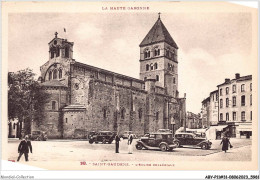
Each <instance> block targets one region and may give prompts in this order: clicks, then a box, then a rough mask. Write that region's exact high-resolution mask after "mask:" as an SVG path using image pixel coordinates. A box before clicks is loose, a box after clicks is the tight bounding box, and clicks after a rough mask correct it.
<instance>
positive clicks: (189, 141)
mask: <svg viewBox="0 0 260 180" xmlns="http://www.w3.org/2000/svg"><path fill="white" fill-rule="evenodd" d="M174 139H175V141H176V142H177V145H178V147H181V146H198V147H201V148H202V149H210V148H211V144H212V143H211V142H210V141H209V140H207V139H206V138H203V137H198V136H196V134H194V133H185V132H180V133H176V134H175V135H174Z"/></svg>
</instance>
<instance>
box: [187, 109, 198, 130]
mask: <svg viewBox="0 0 260 180" xmlns="http://www.w3.org/2000/svg"><path fill="white" fill-rule="evenodd" d="M186 128H188V129H200V128H202V118H201V117H200V114H195V113H192V112H187V119H186Z"/></svg>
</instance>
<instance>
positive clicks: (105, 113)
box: [103, 108, 107, 119]
mask: <svg viewBox="0 0 260 180" xmlns="http://www.w3.org/2000/svg"><path fill="white" fill-rule="evenodd" d="M103 118H104V119H106V118H107V109H106V108H103Z"/></svg>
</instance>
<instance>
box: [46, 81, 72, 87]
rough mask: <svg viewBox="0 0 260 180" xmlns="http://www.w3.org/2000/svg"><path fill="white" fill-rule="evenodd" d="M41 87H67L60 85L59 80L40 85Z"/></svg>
mask: <svg viewBox="0 0 260 180" xmlns="http://www.w3.org/2000/svg"><path fill="white" fill-rule="evenodd" d="M41 85H42V86H48V87H67V86H65V85H64V84H62V83H61V82H60V81H59V80H51V81H46V82H43V83H41Z"/></svg>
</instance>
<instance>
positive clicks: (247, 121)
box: [217, 73, 253, 138]
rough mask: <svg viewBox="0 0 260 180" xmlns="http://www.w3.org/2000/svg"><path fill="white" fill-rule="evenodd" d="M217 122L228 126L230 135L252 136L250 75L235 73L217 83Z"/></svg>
mask: <svg viewBox="0 0 260 180" xmlns="http://www.w3.org/2000/svg"><path fill="white" fill-rule="evenodd" d="M217 87H218V92H219V123H220V124H226V125H228V126H229V132H230V135H231V136H232V137H241V136H246V137H247V138H249V137H250V136H252V119H253V117H252V75H248V76H240V74H239V73H237V74H236V75H235V78H234V79H225V82H224V83H222V84H220V85H218V86H217Z"/></svg>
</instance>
